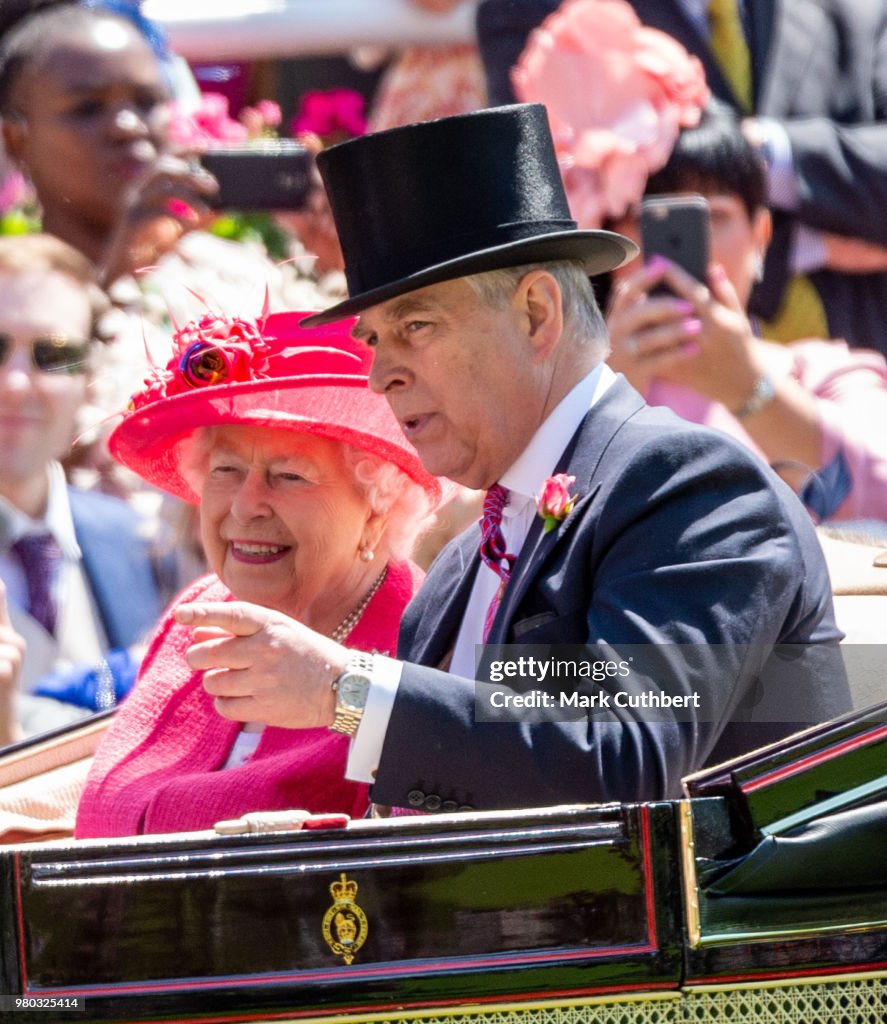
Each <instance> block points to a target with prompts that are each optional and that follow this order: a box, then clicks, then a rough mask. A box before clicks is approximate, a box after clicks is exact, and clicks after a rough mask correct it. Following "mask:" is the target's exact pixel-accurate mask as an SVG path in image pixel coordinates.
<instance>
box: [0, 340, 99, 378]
mask: <svg viewBox="0 0 887 1024" xmlns="http://www.w3.org/2000/svg"><path fill="white" fill-rule="evenodd" d="M91 344H92V342H89V341H77V340H75V339H74V338H66V337H64V336H63V335H60V334H47V335H46V336H45V337H42V338H35V339H34V340H33V341H32V342H31V362H32V363H33V364H34V366H35V367H36V368H37V369H38V370H40V371H41V372H43V373H66V374H76V373H86V371H87V369H88V366H87V357H88V355H89V349H90V346H91ZM14 348H15V342H14V341H13V339H12V338H11V337H10V335H8V334H2V333H0V366H3V364H4V363H6V362H7V360H8V359H9V357H10V356H11V355H12V351H13V349H14Z"/></svg>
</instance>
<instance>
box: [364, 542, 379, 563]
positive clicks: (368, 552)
mask: <svg viewBox="0 0 887 1024" xmlns="http://www.w3.org/2000/svg"><path fill="white" fill-rule="evenodd" d="M375 557H376V552H375V551H373V549H372V548H371V547H370V546H369V545H366V546H364V547H362V548H361V549H360V560H361V561H362V562H372V560H373V559H374V558H375Z"/></svg>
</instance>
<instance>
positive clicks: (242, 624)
mask: <svg viewBox="0 0 887 1024" xmlns="http://www.w3.org/2000/svg"><path fill="white" fill-rule="evenodd" d="M175 618H176V622H178V623H180V624H181V625H182V626H199V627H204V626H215V627H217V628H219V629H224V630H226V631H227V632H229V633H233V634H234V635H235V636H253V635H254V634H255V633H258V632H259V630H260V629H262V627H263V626H265V625H267V623H269V622H271V621H273V620H274V618H275V613H274V612H272V611H269V610H268V609H267V608H263V607H262V606H261V605H258V604H248V603H247V602H246V601H225V602H215V603H213V602H208V603H206V604H203V603H197V604H182V605H179V607H178V608H176V611H175Z"/></svg>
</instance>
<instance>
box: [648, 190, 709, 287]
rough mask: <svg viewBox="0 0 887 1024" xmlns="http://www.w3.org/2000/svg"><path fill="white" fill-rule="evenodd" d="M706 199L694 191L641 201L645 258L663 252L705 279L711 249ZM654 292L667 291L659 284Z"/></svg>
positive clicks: (690, 271) (670, 258)
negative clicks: (694, 193)
mask: <svg viewBox="0 0 887 1024" xmlns="http://www.w3.org/2000/svg"><path fill="white" fill-rule="evenodd" d="M709 221H710V217H709V210H708V203H707V202H706V200H705V198H704V197H703V196H697V195H659V196H649V197H648V198H647V199H644V201H643V202H642V203H641V245H642V248H643V253H644V259H645V260H646V259H649V258H650V256H653V255H659V256H665V257H666V258H667V259H669V260H671V261H672V262H673V263H676V264H677V265H678V266H679V267H682V268H683V269H684V270H686V271H687V273H688V274H691V275H692V276H693V277H695V278H696V279H697V280H698V281H705V279H706V276H707V273H708V263H709V249H710V230H711V229H710V223H709ZM652 291H653V293H654V294H655V293H660V294H661V293H662V292H668V291H669V288H668V286H667V285H666V284H664V283H663V284H659V285H657V286H656V287H655V288H654V289H653V290H652Z"/></svg>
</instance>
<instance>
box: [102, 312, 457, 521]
mask: <svg viewBox="0 0 887 1024" xmlns="http://www.w3.org/2000/svg"><path fill="white" fill-rule="evenodd" d="M310 315H311V314H310V313H304V312H302V313H272V314H270V315H268V316H266V317H264V318H263V319H261V320H259V321H252V320H243V319H239V318H228V317H221V316H217V315H213V314H207V315H205V316H203V317H202V318H201V319H200V320H195V321H192V322H191V323H189V324H187V325H185V326H184V327H183V328H181V329H180V330H179V331H177V332H176V336H175V351H174V354H173V357H172V358H171V359H170V361H169V362H168V363H167V364H166V368H165V369H162V370H160V369H155V370H153V371H152V373H151V375H150V376H149V377H148V378H147V379H146V381H145V383H144V385H143V386H142V388H141V389H140V390H139V391H137V392H136V393H135V394H134V395H133V396H132V398H131V399H130V403H129V409H128V410H127V412H126V413H125V415H124V418H123V420H122V421H121V422H120V423H119V424H118V425H117V426H116V427H115V429H114V431H113V432H112V434H111V436H110V437H109V439H108V446H109V448H110V450H111V454H112V455H113V456H114V458H115V459H117V460H118V461H119V462H121V463H122V464H123V465H124V466H127V467H128V468H129V469H131V470H133V472H135V473H137V474H138V475H139V476H140V477H142V479H144V480H146V481H148V483H151V484H153V485H154V486H156V487H159V488H160V489H161V490H164V491H167V492H168V493H169V494H173V495H175V496H176V497H179V498H183V499H184V500H185V501H188V502H190V503H191V504H198V503H199V501H200V498H199V496H198V495H197V494H196V493H195V492H194V491H193V490H192V488H191V486H190V485H189V484H188V482H187V481H186V480H185V478H184V477H183V476H182V472H181V461H182V454H183V452H182V448H183V442H185V441H187V440H188V438H190V436H191V435H192V434H193V433H194V431H195V430H197V429H198V427H213V426H221V425H224V424H243V425H253V426H260V427H275V428H277V429H279V430H288V431H291V432H292V433H294V434H308V435H311V436H314V437H324V438H328V439H330V440H333V441H341V442H344V443H346V444H350V445H353V446H354V447H355V448H359V449H361V450H363V451H367V452H371V453H373V454H375V455H378V456H380V457H381V458H382V459H385V460H387V461H390V462H393V463H394V464H395V465H396V466H398V467H399V468H400V469H402V470H403V471H404V472H405V473H406V474H407V475H408V476H410V477H411V478H412V479H413V480H415V481H416V483H418V484H420V485H421V486H422V487H423V488H424V489H425V491H426V493H427V494H428V496H429V497H430V498H431V500H432V502H433V504H435V505H436V504H438V503H439V502H440V499H441V484H440V481H439V480H438V479H437V478H436V477H433V476H431V475H430V474H429V473H428V472H426V470H425V468H424V467H423V466H422V463H421V462H420V460H419V456H418V455H417V454H416V451H415V449H414V448H413V447H412V446H411V445H410V444H409V442H408V441H407V440H406V438H405V437H404V436H403V433H402V432H401V429H400V425H399V424H398V422H397V420H396V419H395V417H394V414H393V413H392V412H391V410H390V409H389V407H388V402H387V401H386V400H385V399H384V398H383V397H382V395H379V394H376V393H375V392H373V391H370V389H369V387H368V386H367V381H368V377H369V369H370V364H371V362H372V353H371V352H370V350H369V349H367V348H366V346H365V345H363V344H362V343H360V342H358V341H356V340H355V339H354V338H352V337H351V335H350V333H349V332H350V330H351V327H352V326H353V324H354V321H353V320H345V321H340V322H338V323H335V324H330V325H329V326H326V327H315V328H301V327H299V323H300V322H301V321H302V320H303V319H304V318H305V317H307V316H310Z"/></svg>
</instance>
